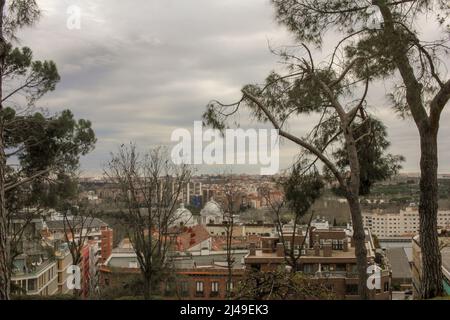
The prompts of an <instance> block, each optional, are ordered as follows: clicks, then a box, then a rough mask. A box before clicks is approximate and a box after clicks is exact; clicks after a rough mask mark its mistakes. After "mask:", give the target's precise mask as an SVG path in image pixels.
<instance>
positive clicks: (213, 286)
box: [211, 281, 219, 296]
mask: <svg viewBox="0 0 450 320" xmlns="http://www.w3.org/2000/svg"><path fill="white" fill-rule="evenodd" d="M218 295H219V282H217V281H213V282H211V296H218Z"/></svg>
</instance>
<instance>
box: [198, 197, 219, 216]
mask: <svg viewBox="0 0 450 320" xmlns="http://www.w3.org/2000/svg"><path fill="white" fill-rule="evenodd" d="M200 215H202V216H222V215H223V214H222V209H221V208H220V205H219V204H218V203H217V202H216V201H214V199H211V200H210V201H208V202H207V203H206V204H205V207H204V208H203V209H202V210H201V211H200Z"/></svg>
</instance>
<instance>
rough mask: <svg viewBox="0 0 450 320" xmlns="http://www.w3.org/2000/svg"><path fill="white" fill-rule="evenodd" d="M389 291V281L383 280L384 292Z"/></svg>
mask: <svg viewBox="0 0 450 320" xmlns="http://www.w3.org/2000/svg"><path fill="white" fill-rule="evenodd" d="M388 291H389V282H385V283H384V292H388Z"/></svg>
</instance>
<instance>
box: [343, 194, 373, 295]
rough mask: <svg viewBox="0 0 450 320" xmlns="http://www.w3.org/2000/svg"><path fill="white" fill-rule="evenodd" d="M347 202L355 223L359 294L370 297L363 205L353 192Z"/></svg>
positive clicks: (354, 237) (348, 196)
mask: <svg viewBox="0 0 450 320" xmlns="http://www.w3.org/2000/svg"><path fill="white" fill-rule="evenodd" d="M347 202H348V204H349V206H350V213H351V215H352V224H353V241H354V243H355V255H356V263H357V268H358V294H359V296H360V298H361V299H363V300H366V299H369V289H368V288H367V283H366V282H367V248H366V241H365V239H366V235H365V232H364V225H363V221H362V216H361V207H360V204H359V201H358V198H356V197H355V196H354V195H353V194H351V193H350V194H348V195H347Z"/></svg>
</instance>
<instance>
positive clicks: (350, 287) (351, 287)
mask: <svg viewBox="0 0 450 320" xmlns="http://www.w3.org/2000/svg"><path fill="white" fill-rule="evenodd" d="M345 293H346V294H348V295H357V294H358V285H357V284H347V285H346V286H345Z"/></svg>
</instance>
